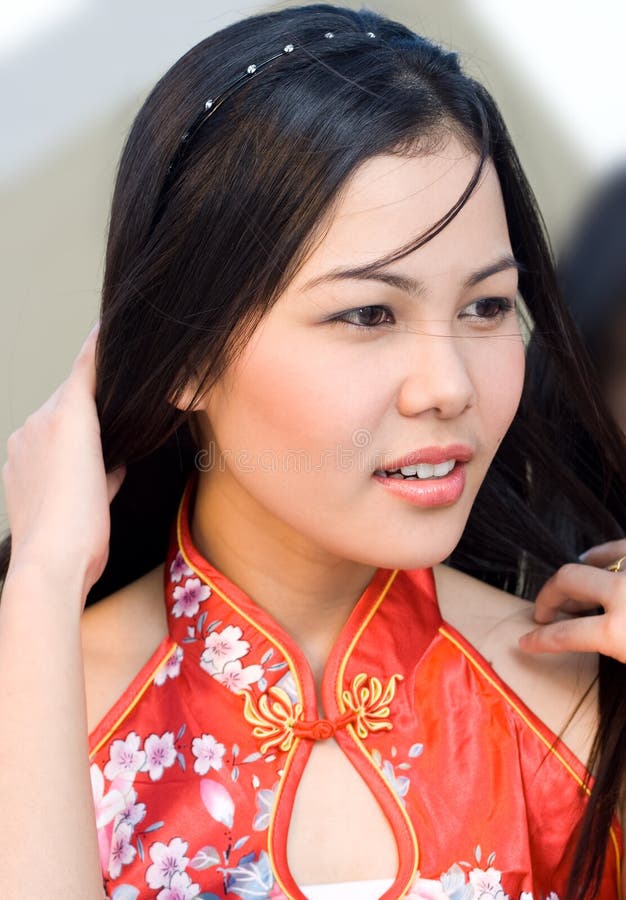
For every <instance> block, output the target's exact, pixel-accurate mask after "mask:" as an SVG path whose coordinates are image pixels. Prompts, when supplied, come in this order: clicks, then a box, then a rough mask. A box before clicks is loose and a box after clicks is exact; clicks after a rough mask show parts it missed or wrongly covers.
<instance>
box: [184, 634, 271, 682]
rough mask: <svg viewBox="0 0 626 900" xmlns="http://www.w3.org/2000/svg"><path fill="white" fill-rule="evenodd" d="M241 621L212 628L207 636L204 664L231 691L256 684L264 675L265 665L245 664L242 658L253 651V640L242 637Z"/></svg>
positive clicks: (202, 662) (210, 673)
mask: <svg viewBox="0 0 626 900" xmlns="http://www.w3.org/2000/svg"><path fill="white" fill-rule="evenodd" d="M242 638H243V632H242V630H241V628H239V626H238V625H227V626H226V628H224V630H223V631H217V630H215V631H210V633H209V634H208V635H207V636H206V638H205V640H204V652H203V653H202V656H201V657H200V666H201V668H202V669H204V671H205V672H208V673H209V675H212V676H213V678H215V680H216V681H219V682H220V684H223V685H224V687H227V688H228V689H229V690H230V691H233V692H234V693H239V692H240V691H244V690H246V689H247V688H249V687H250V686H251V685H252V684H256V682H257V681H259V680H260V679H261V678H262V677H263V672H264V670H263V666H260V665H258V664H253V665H250V666H244V665H243V663H242V662H241V660H242V658H243V657H244V656H247V655H248V653H249V651H250V644H249V642H248V641H246V640H242Z"/></svg>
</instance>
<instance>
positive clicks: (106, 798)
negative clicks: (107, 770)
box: [89, 763, 124, 828]
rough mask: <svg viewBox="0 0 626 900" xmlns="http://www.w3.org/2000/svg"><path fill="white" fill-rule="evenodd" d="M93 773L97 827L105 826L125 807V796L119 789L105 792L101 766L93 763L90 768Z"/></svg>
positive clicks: (92, 783) (92, 785)
mask: <svg viewBox="0 0 626 900" xmlns="http://www.w3.org/2000/svg"><path fill="white" fill-rule="evenodd" d="M89 771H90V774H91V792H92V795H93V804H94V809H95V813H96V828H103V827H104V826H105V825H107V824H108V823H109V822H112V821H113V819H114V818H115V817H116V815H117V814H118V813H120V812H121V811H122V810H123V809H124V797H123V796H122V794H121V793H120V791H118V790H115V789H114V790H110V791H109V792H108V793H106V794H105V793H104V777H103V775H102V772H101V771H100V768H99V766H98V765H97V764H96V763H93V765H92V766H91V769H90V770H89Z"/></svg>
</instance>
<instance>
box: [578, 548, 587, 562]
mask: <svg viewBox="0 0 626 900" xmlns="http://www.w3.org/2000/svg"><path fill="white" fill-rule="evenodd" d="M588 556H589V551H588V550H585V551H584V553H579V554H578V561H579V562H585V560H586V559H587V557H588Z"/></svg>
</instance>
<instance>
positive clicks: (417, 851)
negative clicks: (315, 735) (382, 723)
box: [346, 725, 420, 897]
mask: <svg viewBox="0 0 626 900" xmlns="http://www.w3.org/2000/svg"><path fill="white" fill-rule="evenodd" d="M346 730H347V731H348V732H350V733H351V735H352V739H353V741H354V743H355V744H356V746H357V747H358V749H359V750H360V751H361V753H362V754H363V756H364V757H365V759H366V760H367V762H368V763H369V764H370V766H371V767H372V769H374V771H375V772H376V775H377V776H378V777H379V779H380V781H381V782H382V784H383V787H384V788H385V789H386V790H387V791H388V793H389V794H391V797H392V799H393V800H394V802H395V804H396V806H397V807H398V809H399V810H400V812H401V813H402V815H403V817H404V821H405V822H406V824H407V826H408V829H409V835H410V837H411V843H412V844H413V856H414V857H415V865H414V866H413V871H412V873H411V876H410V880H409V882H408V883H407V884H406V885H405V886H404V887H403V888H402V893H401V894H400V896H401V897H403V896H404V895H405V894H406V892H407V891H408V890H409V888H410V887H411V885H412V884H413V882H414V881H415V877H416V875H417V872H418V869H419V861H420V849H419V844H418V841H417V835H416V834H415V829H414V828H413V823H412V822H411V820H410V819H409V815H408V813H407V811H406V808H405V807H404V804H403V803H402V801H401V800H400V798H399V797H398V795H397V794H396V792H395V791H394V789H393V788H392V787H391V785H390V784H389V782H388V781H387V779H386V778H385V776H384V775H383V773H382V772H381V771H380V769H379V768H378V766H377V765H376V763H375V762H374V760H373V759H372V757H371V755H370V754H369V752H368V751H367V750H366V748H365V747H364V746H363V742H362V741H361V740H360V739H359V737H358V735H357V733H356V731H355V729H354V726H353V725H348V727H347V729H346ZM392 887H393V885H392Z"/></svg>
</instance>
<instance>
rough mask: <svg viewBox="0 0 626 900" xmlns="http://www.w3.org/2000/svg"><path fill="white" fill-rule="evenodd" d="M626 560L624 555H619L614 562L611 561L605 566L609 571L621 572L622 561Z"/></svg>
mask: <svg viewBox="0 0 626 900" xmlns="http://www.w3.org/2000/svg"><path fill="white" fill-rule="evenodd" d="M625 562H626V556H620V558H619V559H616V560H615V562H612V563H611V565H610V566H607V569H608V571H609V572H621V571H622V563H625Z"/></svg>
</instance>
